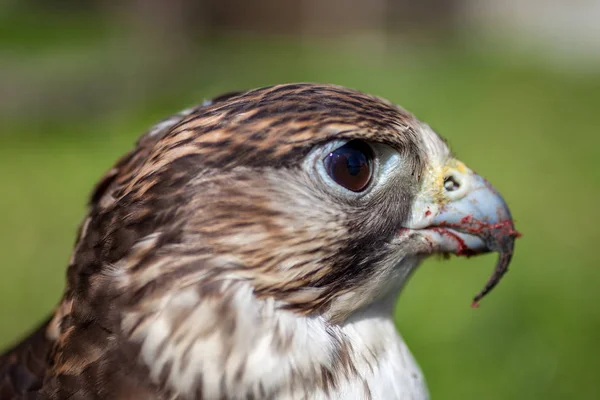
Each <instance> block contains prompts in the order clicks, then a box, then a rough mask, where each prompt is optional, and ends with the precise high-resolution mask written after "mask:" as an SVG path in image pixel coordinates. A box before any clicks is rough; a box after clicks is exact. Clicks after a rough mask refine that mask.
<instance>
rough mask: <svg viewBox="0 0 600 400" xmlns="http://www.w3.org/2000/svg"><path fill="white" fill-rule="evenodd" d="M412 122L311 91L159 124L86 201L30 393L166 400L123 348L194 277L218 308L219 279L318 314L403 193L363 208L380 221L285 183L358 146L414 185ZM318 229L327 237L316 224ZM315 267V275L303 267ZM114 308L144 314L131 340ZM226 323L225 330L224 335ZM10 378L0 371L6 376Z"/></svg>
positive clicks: (360, 266) (362, 262) (320, 380)
mask: <svg viewBox="0 0 600 400" xmlns="http://www.w3.org/2000/svg"><path fill="white" fill-rule="evenodd" d="M417 123H418V122H417V121H416V120H415V119H414V117H412V116H411V115H410V114H408V113H407V112H405V111H404V110H402V109H400V108H398V107H396V106H393V105H392V104H390V103H389V102H387V101H383V100H381V99H378V98H376V97H373V96H369V95H365V94H362V93H359V92H355V91H351V90H347V89H343V88H340V87H335V86H329V85H312V84H296V85H280V86H274V87H269V88H263V89H257V90H250V91H247V92H239V93H238V92H236V93H232V94H227V95H223V96H220V97H218V98H216V99H214V100H213V101H211V102H207V103H205V104H203V105H201V106H198V107H195V108H192V109H189V110H187V111H185V112H183V113H180V114H177V115H175V116H173V117H171V118H168V119H166V120H164V121H163V122H161V123H159V124H158V125H157V126H156V127H155V128H153V129H151V130H150V131H149V132H147V133H146V134H145V135H144V136H142V137H141V138H140V140H139V141H138V142H137V145H136V148H135V149H134V150H133V151H131V152H130V153H128V154H127V155H125V156H124V157H123V158H121V159H120V160H119V161H118V162H117V163H116V165H115V166H114V167H113V168H112V169H111V170H109V171H108V172H107V173H106V174H105V176H104V177H103V178H102V180H101V181H100V183H99V184H98V185H97V186H96V188H95V189H94V191H93V194H92V196H91V199H90V204H89V213H88V215H87V217H86V218H85V219H84V222H83V224H82V226H81V229H80V232H79V234H78V239H77V242H76V245H75V250H74V253H73V257H72V259H71V261H70V263H69V267H68V273H67V289H66V291H65V294H64V296H63V301H62V303H61V306H60V307H59V311H58V312H57V314H56V315H55V319H54V320H53V326H52V336H53V337H55V339H56V341H55V342H54V343H52V350H51V351H50V352H49V356H48V357H49V359H50V360H51V363H50V364H48V366H47V367H46V368H47V369H46V371H45V373H46V374H45V375H46V376H45V379H44V381H43V390H42V392H41V394H40V396H46V397H48V398H51V399H60V398H68V397H71V396H72V397H74V398H81V399H91V398H143V397H144V396H146V395H148V394H150V393H151V394H152V397H153V398H157V399H160V398H163V397H165V396H170V395H173V393H171V392H169V388H168V387H167V383H166V381H167V377H166V376H162V375H161V376H160V377H159V379H158V380H156V379H155V380H154V381H150V380H149V379H148V370H147V368H146V367H145V366H143V365H140V363H139V362H138V360H139V358H140V351H141V350H140V344H139V343H135V342H133V341H132V340H130V339H131V337H133V336H134V334H135V332H136V331H138V330H142V329H143V328H144V327H145V326H146V325H148V324H149V323H150V322H151V320H152V318H154V317H156V315H155V314H153V313H154V312H155V311H156V304H157V303H160V302H161V301H163V302H164V300H165V299H168V298H169V295H170V294H171V293H177V292H178V291H181V290H184V289H186V288H187V287H188V286H190V285H192V284H197V283H198V282H199V281H200V278H199V277H201V281H202V296H200V300H202V301H208V300H210V299H211V296H213V298H216V297H218V296H223V293H224V290H223V286H224V285H223V282H225V281H227V280H226V278H224V276H228V277H229V276H235V279H234V281H235V282H238V281H239V282H251V284H252V288H253V294H254V295H256V296H257V297H259V298H261V299H265V298H274V299H277V300H278V301H282V302H285V303H286V306H285V307H283V308H286V309H288V310H292V311H293V312H295V313H298V314H300V315H307V314H311V313H318V312H322V311H323V310H325V309H326V308H327V307H328V306H329V304H330V302H331V301H332V299H333V298H334V297H336V296H339V295H340V294H343V293H345V292H346V291H349V290H350V289H352V288H355V287H356V286H359V285H360V284H361V282H364V281H365V280H368V279H369V278H370V277H372V276H373V274H375V273H376V266H377V265H378V264H379V263H381V262H382V260H383V259H384V258H385V256H386V253H385V251H374V250H373V249H381V248H384V246H383V243H384V241H385V240H386V238H387V236H389V235H391V234H393V232H395V231H396V230H397V229H398V227H399V223H400V222H401V219H399V218H391V217H389V216H391V215H392V212H393V213H399V214H400V215H406V214H407V212H408V208H407V207H408V204H409V203H410V200H411V193H410V191H409V190H407V191H406V193H399V194H394V195H392V197H391V199H392V200H398V198H399V197H398V198H397V197H395V196H401V195H402V196H403V197H402V202H401V201H398V202H397V204H399V205H396V206H395V208H394V209H393V210H392V209H391V208H390V206H389V204H385V202H381V201H379V199H377V198H375V199H373V200H372V201H371V202H370V203H368V204H364V205H362V208H361V209H362V210H366V209H370V210H373V211H372V213H373V214H376V215H378V216H380V218H379V219H376V220H374V219H372V218H367V217H365V216H364V215H362V214H361V213H359V212H355V211H354V209H353V208H352V207H350V206H349V205H348V204H334V203H333V202H332V201H330V199H324V198H319V197H318V196H319V194H318V193H309V194H306V193H303V192H302V191H301V190H299V189H298V188H301V187H303V186H305V185H306V183H307V182H305V181H300V180H298V181H294V179H295V178H294V176H291V177H290V176H289V174H288V171H290V170H294V169H299V168H300V164H301V162H302V160H303V159H304V157H305V156H306V155H307V154H308V152H309V151H310V150H311V149H312V148H313V147H314V146H317V145H319V144H322V143H325V142H327V141H329V140H332V139H336V140H337V139H347V140H350V139H356V138H360V139H363V140H369V141H376V142H379V143H384V144H387V145H389V146H392V147H394V148H395V149H397V150H398V151H399V152H401V153H402V154H403V155H404V156H405V158H406V159H407V160H408V162H407V165H408V167H407V172H406V173H407V175H408V176H410V177H411V179H410V182H409V183H410V185H413V186H414V185H416V182H418V180H419V177H420V176H421V173H422V169H423V165H424V164H425V162H426V160H425V155H423V154H422V152H420V151H419V138H418V135H417V133H416V132H415V130H414V126H415V124H417ZM269 180H271V181H270V182H277V183H272V184H271V183H268V181H269ZM408 188H410V187H408ZM303 196H304V198H303ZM311 196H312V197H311ZM315 196H317V197H315ZM273 199H280V200H281V201H280V203H281V205H282V207H277V206H276V205H274V202H273ZM297 199H304V200H305V201H306V202H310V201H315V203H317V202H323V204H324V205H326V206H327V207H330V208H331V209H325V208H327V207H322V208H323V209H319V208H318V207H314V210H313V209H309V210H305V211H307V212H314V213H315V214H314V215H313V216H312V218H305V216H302V215H300V216H296V215H293V213H291V212H290V211H289V210H286V209H285V207H283V206H285V205H286V201H289V203H294V201H296V200H297ZM332 210H333V211H332ZM340 215H341V216H343V217H344V218H343V220H340V219H341V218H340V217H339V216H340ZM328 218H329V220H328ZM323 221H328V222H329V225H328V229H322V227H321V226H320V225H319V224H320V223H321V222H323ZM356 227H361V229H356ZM236 235H237V236H236ZM232 237H233V238H235V237H243V238H244V240H243V241H240V240H232ZM253 238H254V239H253ZM282 244H285V246H283V245H282ZM274 249H277V251H274ZM229 256H231V257H229ZM316 260H319V262H320V263H321V265H320V268H318V269H310V268H308V267H307V266H310V265H314V264H315V261H316ZM282 265H285V266H286V267H285V268H281V266H282ZM227 279H230V278H227ZM221 300H222V303H221V304H220V307H221V308H222V309H218V311H220V312H218V313H217V314H218V315H224V316H226V315H228V314H230V313H231V312H230V310H228V309H226V307H229V306H230V304H229V303H228V302H227V301H226V300H227V299H221ZM124 312H129V313H131V314H135V315H138V314H139V320H138V321H136V323H135V324H133V326H132V327H130V329H129V330H128V331H125V332H124V331H123V329H122V321H121V317H122V315H123V313H124ZM136 313H137V314H136ZM185 317H186V315H176V313H174V314H173V321H172V323H173V324H174V325H175V326H180V325H183V321H184V320H185ZM340 318H342V316H340ZM222 323H223V326H221V328H222V329H223V328H224V327H227V326H230V325H226V321H225V322H223V321H222ZM228 323H230V324H231V325H234V324H235V320H234V319H231V320H230V321H229V322H228ZM203 328H205V329H209V328H210V326H208V327H203ZM232 329H233V328H232ZM224 336H226V334H224ZM34 337H35V336H32V338H34ZM24 343H27V342H24ZM282 343H285V338H282ZM46 346H47V348H46V349H45V351H46V352H48V347H50V343H49V342H47V343H46ZM339 346H341V347H340V348H342V347H343V346H342V343H340V345H339ZM17 348H19V349H20V347H17ZM159 350H160V351H159V352H162V351H163V350H164V349H159ZM338 352H339V355H338V357H337V358H336V362H337V364H336V365H335V367H337V370H340V371H345V375H352V374H353V373H355V369H354V366H353V365H352V363H353V361H352V360H351V357H350V356H349V353H350V351H349V350H347V349H346V350H344V351H342V350H338ZM25 353H26V352H25ZM19 354H20V353H19ZM16 360H21V358H17V359H16ZM21 362H22V361H18V362H17V363H16V364H11V365H20V363H21ZM13 368H17V367H13ZM171 368H172V366H171V365H168V366H167V367H165V371H170V370H171ZM334 369H336V368H333V369H330V368H329V367H327V368H324V369H321V370H319V374H318V377H317V378H316V380H315V382H314V383H315V384H316V385H319V386H320V387H322V388H324V389H325V391H326V392H327V391H329V390H334V389H335V386H336V385H338V381H339V379H340V377H338V376H337V375H334V374H333V372H334V371H333V370H334ZM7 374H8V373H3V372H2V370H0V379H2V377H3V376H5V377H6V376H8V375H7ZM35 376H38V375H35ZM11 379H12V378H11ZM10 382H12V381H10ZM157 382H158V383H157ZM11 384H14V382H12V383H11ZM40 384H42V383H40V382H36V385H40ZM21 386H22V387H25V386H27V385H23V384H21ZM29 387H31V388H34V387H35V388H37V387H39V386H35V385H34V384H30V386H29ZM200 390H201V389H200ZM198 398H199V397H198Z"/></svg>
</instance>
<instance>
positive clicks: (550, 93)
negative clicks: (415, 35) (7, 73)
mask: <svg viewBox="0 0 600 400" xmlns="http://www.w3.org/2000/svg"><path fill="white" fill-rule="evenodd" d="M510 57H515V56H514V55H513V56H511V55H509V54H506V55H495V56H493V57H491V56H488V55H482V54H475V53H473V52H469V51H468V50H464V49H461V48H450V49H447V50H442V49H436V50H433V51H427V52H425V51H419V50H414V49H413V50H412V51H407V50H393V49H392V50H390V51H388V52H385V53H379V52H376V51H369V50H367V49H364V48H350V49H344V48H341V49H340V48H335V47H334V46H328V45H321V46H312V45H306V44H305V45H300V44H293V43H288V42H286V41H283V40H282V41H270V42H255V41H252V40H246V41H239V40H226V41H224V42H222V43H216V44H213V45H212V46H208V47H205V48H204V49H203V50H202V52H201V54H200V53H199V54H198V55H197V56H195V57H194V56H190V59H189V60H186V67H185V69H184V73H182V74H180V75H179V74H178V75H176V76H173V79H172V81H166V82H165V83H164V90H162V91H161V92H160V93H155V94H153V96H148V97H147V99H146V100H145V101H143V102H137V103H135V104H132V105H131V106H130V107H129V108H127V109H120V110H118V111H117V112H110V113H105V114H103V115H100V116H96V117H93V118H92V117H90V118H89V119H81V118H73V119H71V118H68V117H67V116H64V117H49V116H44V117H39V118H33V119H27V118H20V119H19V120H16V119H12V120H9V121H5V123H6V128H4V129H3V130H4V132H2V133H0V181H1V182H2V195H1V196H0V227H1V232H2V240H0V253H1V254H2V258H3V266H2V271H1V272H2V277H3V278H2V280H0V309H1V311H0V321H2V323H1V324H0V343H1V344H7V343H9V342H11V341H13V340H14V339H16V338H17V337H19V335H21V334H22V333H23V332H25V331H26V330H28V329H29V328H31V327H33V326H34V325H35V323H36V322H37V321H39V320H41V319H42V318H43V317H44V316H45V315H47V314H48V313H49V312H50V311H51V310H52V308H53V306H54V305H55V304H56V302H57V301H58V299H59V297H60V293H61V290H62V287H63V277H64V269H65V266H66V264H67V260H68V258H69V255H70V251H71V246H72V244H73V240H74V234H75V230H76V226H77V224H78V223H79V221H80V218H81V217H82V216H83V213H84V204H85V200H86V196H87V193H88V192H89V191H90V189H91V187H92V185H93V183H94V182H95V181H96V180H97V179H98V178H99V177H100V176H101V174H102V173H103V171H104V170H106V169H108V168H109V167H110V165H111V164H112V163H113V162H114V160H115V159H116V158H117V157H118V156H119V155H120V154H122V153H123V152H125V151H126V150H127V149H128V148H129V147H130V146H131V144H132V143H133V141H134V140H135V138H136V136H137V135H138V134H139V133H141V132H142V131H143V130H144V129H145V128H146V127H147V126H149V125H151V124H152V123H154V122H155V121H156V120H157V119H160V118H161V117H163V116H166V115H168V114H169V113H171V112H174V111H177V110H178V109H182V108H184V107H186V106H188V105H189V104H190V103H194V102H200V101H202V100H203V98H206V97H210V96H212V95H215V94H218V93H219V92H220V91H227V90H234V89H239V88H250V87H256V86H262V85H267V84H272V83H278V82H290V81H318V82H330V83H337V84H341V85H346V86H350V87H355V88H359V89H361V90H364V91H367V92H370V93H374V94H378V95H381V96H384V97H387V98H389V99H390V100H393V101H394V102H397V103H399V104H401V105H403V106H404V107H406V108H407V109H409V110H411V111H412V112H414V113H415V114H416V115H418V116H419V117H420V118H421V119H423V120H425V121H426V122H428V123H429V124H430V125H431V126H432V127H433V128H434V129H436V130H437V131H438V132H439V133H440V134H442V135H443V136H445V137H446V138H448V139H449V142H450V144H451V145H452V147H453V148H454V150H455V151H456V153H457V155H458V157H459V158H460V159H462V160H463V161H465V162H466V163H467V164H468V165H469V166H471V167H472V168H474V169H475V170H477V171H478V172H479V173H480V174H482V175H484V176H486V177H487V178H488V179H489V180H490V181H491V182H493V183H494V185H495V186H496V187H497V188H498V189H499V190H500V191H501V192H502V193H503V195H504V197H505V198H506V199H507V201H508V203H509V205H510V207H511V209H512V212H513V215H514V218H515V220H516V223H517V227H518V229H519V230H520V231H521V232H522V233H523V238H522V239H520V240H519V241H518V242H517V248H516V254H515V257H514V262H513V264H512V266H511V271H510V273H509V274H508V275H507V276H506V278H505V279H504V281H503V282H502V283H501V284H500V285H499V287H498V288H497V289H496V290H495V291H494V292H493V293H492V294H491V295H490V296H489V297H488V298H486V299H485V300H484V301H483V302H482V305H481V308H479V309H471V308H470V307H469V304H470V299H471V297H472V296H473V295H474V294H475V293H476V292H477V291H478V290H479V289H480V288H481V287H482V285H483V284H484V283H485V281H486V279H487V277H488V275H489V274H490V272H491V270H492V268H493V266H494V263H495V256H494V255H489V256H484V257H478V258H473V259H452V260H450V261H444V262H440V261H436V260H432V261H428V262H427V263H425V264H424V265H423V266H422V267H421V269H420V270H419V271H418V272H417V273H416V274H415V276H414V278H413V279H412V281H411V282H410V284H409V285H408V286H407V288H406V289H405V291H404V292H403V294H402V296H401V298H400V301H399V306H398V309H397V321H398V326H399V328H400V331H401V332H402V334H403V336H404V337H405V339H406V340H407V342H408V344H409V346H410V347H411V348H412V350H413V352H414V354H415V356H416V358H417V359H418V360H419V362H420V364H421V366H422V368H423V370H424V372H425V375H426V377H427V380H428V383H429V386H430V389H431V392H432V395H433V398H437V399H490V400H491V399H518V398H523V399H532V398H541V399H564V398H567V397H574V398H577V399H596V398H600V384H599V383H598V380H597V375H598V371H599V370H600V350H599V347H598V346H597V340H598V332H600V313H599V312H598V304H600V291H598V290H597V288H598V284H599V282H600V269H599V265H598V262H597V261H596V260H597V254H596V249H595V246H596V244H597V243H598V239H600V235H598V233H597V227H596V224H597V222H598V221H599V211H598V207H597V202H598V200H597V199H598V196H599V195H600V179H599V178H600V161H599V160H600V159H599V157H598V156H599V155H600V154H599V150H598V149H599V148H600V140H599V136H598V130H599V128H600V113H599V112H598V109H599V107H600V90H599V89H600V75H598V76H589V75H588V76H585V77H581V76H579V77H576V76H569V75H567V74H558V73H551V72H547V71H545V70H544V69H542V68H536V67H535V66H531V64H530V66H525V64H521V63H519V62H515V61H519V60H514V59H510ZM519 65H522V66H519Z"/></svg>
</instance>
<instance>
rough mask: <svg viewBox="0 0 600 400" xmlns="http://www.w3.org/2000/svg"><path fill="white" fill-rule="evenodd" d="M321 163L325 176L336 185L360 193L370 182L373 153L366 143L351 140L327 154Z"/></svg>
mask: <svg viewBox="0 0 600 400" xmlns="http://www.w3.org/2000/svg"><path fill="white" fill-rule="evenodd" d="M323 163H324V164H325V170H326V171H327V174H328V175H329V176H330V177H331V179H333V180H334V181H335V182H336V183H337V184H339V185H341V186H343V187H345V188H346V189H348V190H352V191H353V192H361V191H363V190H364V189H365V188H366V187H367V185H368V184H369V182H370V181H371V175H372V173H373V171H372V170H373V151H372V150H371V147H370V146H369V145H368V144H367V143H365V142H363V141H361V140H353V141H351V142H348V143H346V144H345V145H343V146H342V147H339V148H337V149H335V150H334V151H332V152H331V153H329V154H327V157H325V159H324V160H323Z"/></svg>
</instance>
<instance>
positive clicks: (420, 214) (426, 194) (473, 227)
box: [405, 160, 520, 306]
mask: <svg viewBox="0 0 600 400" xmlns="http://www.w3.org/2000/svg"><path fill="white" fill-rule="evenodd" d="M450 164H451V165H450V166H445V167H444V168H443V169H442V172H441V173H437V174H433V178H432V177H431V176H430V177H429V179H427V178H426V181H425V182H424V185H425V190H423V191H422V192H423V193H421V195H420V196H418V197H417V199H416V201H415V203H414V207H413V212H412V216H411V218H410V219H409V221H408V223H407V224H406V225H405V227H406V228H408V230H410V231H411V232H413V233H417V234H419V235H420V237H421V238H422V239H423V241H424V242H423V243H424V244H425V246H424V251H423V252H424V253H429V254H432V253H454V254H456V255H459V256H472V255H476V254H482V253H487V252H491V251H495V252H498V253H499V258H498V262H497V264H496V268H495V269H494V272H493V274H492V276H491V277H490V279H489V280H488V282H487V284H486V285H485V287H484V288H483V289H482V290H481V291H480V292H479V293H478V294H477V295H476V296H475V297H474V299H473V306H477V303H478V302H479V300H481V299H482V298H483V297H484V296H485V295H486V294H487V293H489V292H490V291H491V290H492V289H493V288H494V286H496V285H497V284H498V282H499V281H500V279H501V278H502V276H503V275H504V274H505V273H506V272H507V270H508V265H509V263H510V260H511V258H512V254H513V250H514V243H515V239H516V238H518V237H520V234H519V233H518V232H517V231H516V230H515V227H514V223H513V220H512V217H511V214H510V211H509V209H508V206H507V205H506V203H505V202H504V199H503V198H502V196H500V194H499V193H498V192H497V191H496V189H494V187H493V186H492V185H491V184H490V183H489V182H488V181H486V180H485V179H484V178H483V177H481V176H479V175H477V174H476V173H474V172H473V171H472V170H470V169H469V168H467V167H466V166H465V165H464V164H463V163H461V162H459V161H456V160H451V162H450Z"/></svg>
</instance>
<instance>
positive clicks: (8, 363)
mask: <svg viewBox="0 0 600 400" xmlns="http://www.w3.org/2000/svg"><path fill="white" fill-rule="evenodd" d="M49 323H50V321H49V320H48V321H46V322H44V323H43V324H41V326H40V327H39V328H38V329H37V330H36V331H35V332H33V333H32V334H31V335H29V336H28V337H27V339H25V340H23V341H22V342H20V343H19V344H17V345H16V346H14V347H13V348H11V349H9V350H7V351H6V352H5V353H4V354H2V355H1V356H0V399H2V400H13V399H21V398H24V397H25V396H26V395H27V394H28V393H35V392H36V391H37V390H39V389H40V388H41V387H42V383H43V381H44V376H45V374H46V369H47V368H48V356H49V352H50V349H51V346H52V342H51V341H50V340H49V339H48V337H47V335H46V330H47V328H48V325H49Z"/></svg>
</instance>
